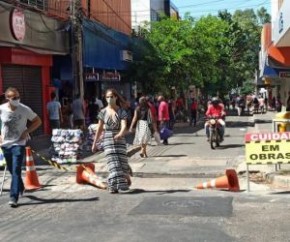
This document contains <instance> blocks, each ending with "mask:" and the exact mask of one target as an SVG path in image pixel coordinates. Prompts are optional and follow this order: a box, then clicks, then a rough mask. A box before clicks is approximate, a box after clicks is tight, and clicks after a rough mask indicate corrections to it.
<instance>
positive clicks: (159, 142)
mask: <svg viewBox="0 0 290 242" xmlns="http://www.w3.org/2000/svg"><path fill="white" fill-rule="evenodd" d="M153 136H154V139H155V141H156V143H157V144H158V145H160V144H161V139H160V134H159V132H157V131H155V132H154V133H153Z"/></svg>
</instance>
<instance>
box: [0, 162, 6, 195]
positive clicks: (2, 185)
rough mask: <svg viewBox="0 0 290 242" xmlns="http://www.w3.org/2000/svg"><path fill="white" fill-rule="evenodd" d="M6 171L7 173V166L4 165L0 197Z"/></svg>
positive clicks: (0, 191)
mask: <svg viewBox="0 0 290 242" xmlns="http://www.w3.org/2000/svg"><path fill="white" fill-rule="evenodd" d="M6 171H7V165H5V168H4V173H3V178H2V183H1V190H0V196H2V191H3V186H4V181H5V177H6Z"/></svg>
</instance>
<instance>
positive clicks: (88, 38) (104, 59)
mask: <svg viewBox="0 0 290 242" xmlns="http://www.w3.org/2000/svg"><path fill="white" fill-rule="evenodd" d="M83 32H84V44H83V46H84V55H83V56H84V61H83V62H84V66H86V67H91V68H95V69H105V70H126V69H127V66H128V63H127V62H126V61H124V60H122V57H121V53H122V51H123V50H129V42H130V37H129V36H128V35H126V34H123V33H121V32H118V31H116V30H113V29H110V28H108V27H105V26H102V25H101V24H100V23H97V22H94V21H89V20H84V22H83Z"/></svg>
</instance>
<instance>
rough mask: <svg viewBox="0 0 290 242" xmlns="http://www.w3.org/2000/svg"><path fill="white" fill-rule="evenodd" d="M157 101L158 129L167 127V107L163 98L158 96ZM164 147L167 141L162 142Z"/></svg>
mask: <svg viewBox="0 0 290 242" xmlns="http://www.w3.org/2000/svg"><path fill="white" fill-rule="evenodd" d="M157 101H158V102H159V106H158V121H159V125H160V129H162V128H164V127H166V128H168V125H169V107H168V103H167V102H166V101H165V99H164V97H163V96H159V97H158V99H157ZM163 144H164V145H168V139H164V140H163Z"/></svg>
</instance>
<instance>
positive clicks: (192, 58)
mask: <svg viewBox="0 0 290 242" xmlns="http://www.w3.org/2000/svg"><path fill="white" fill-rule="evenodd" d="M269 16H270V15H268V14H267V12H266V11H265V9H263V8H261V9H260V10H258V11H257V14H256V13H255V12H254V11H253V10H252V9H247V10H244V11H240V10H238V11H236V12H235V13H234V14H233V15H232V14H230V13H229V12H227V11H221V12H219V14H218V16H211V15H208V16H204V17H202V18H200V19H198V20H195V19H194V18H192V17H191V16H190V15H189V14H187V15H185V17H184V19H183V20H176V19H169V18H162V20H161V21H159V22H153V23H148V25H147V26H145V27H144V28H142V29H141V31H140V33H139V35H138V36H137V37H136V38H133V43H132V50H133V53H134V62H132V64H131V68H130V71H129V75H128V77H130V79H131V80H132V81H134V82H135V81H137V82H139V83H140V85H142V89H143V91H144V92H146V93H152V92H160V91H162V92H165V90H167V92H170V89H171V87H173V86H174V87H175V88H177V90H178V91H181V90H182V91H185V90H187V88H188V86H189V85H195V86H197V87H199V88H201V89H202V90H203V92H204V93H210V94H215V93H217V92H219V93H221V95H223V94H226V93H227V92H229V90H231V89H232V88H233V87H237V86H243V83H244V82H246V81H247V80H253V79H254V73H255V69H257V67H258V52H259V45H260V33H261V28H262V26H261V24H262V23H264V22H266V21H269ZM246 91H247V90H246Z"/></svg>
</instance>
